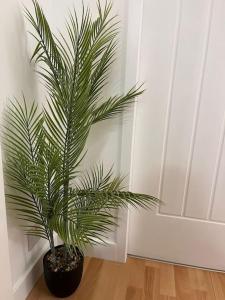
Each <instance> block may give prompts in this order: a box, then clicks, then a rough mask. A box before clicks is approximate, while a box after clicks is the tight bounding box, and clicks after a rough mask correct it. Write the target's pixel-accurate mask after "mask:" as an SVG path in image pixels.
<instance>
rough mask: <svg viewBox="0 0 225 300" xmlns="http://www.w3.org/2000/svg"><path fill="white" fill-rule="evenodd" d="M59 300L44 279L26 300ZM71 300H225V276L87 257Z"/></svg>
mask: <svg viewBox="0 0 225 300" xmlns="http://www.w3.org/2000/svg"><path fill="white" fill-rule="evenodd" d="M53 299H57V298H55V297H53V296H52V295H50V294H49V292H48V290H47V288H46V286H45V284H44V280H43V278H41V279H40V280H39V281H38V283H37V284H36V286H35V287H34V289H33V290H32V292H31V293H30V295H29V296H28V298H27V300H53ZM66 299H68V300H225V274H222V273H217V272H209V271H205V270H200V269H195V268H188V267H183V266H177V265H173V264H166V263H161V262H156V261H153V260H144V259H137V258H132V257H129V258H128V260H127V263H126V264H122V263H116V262H110V261H105V260H100V259H97V258H86V259H85V266H84V275H83V279H82V282H81V284H80V287H79V288H78V290H77V291H76V293H75V294H74V295H72V296H70V297H69V298H66Z"/></svg>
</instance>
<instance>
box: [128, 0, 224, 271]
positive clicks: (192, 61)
mask: <svg viewBox="0 0 225 300" xmlns="http://www.w3.org/2000/svg"><path fill="white" fill-rule="evenodd" d="M224 20H225V2H224V1H223V0H214V1H213V0H197V1H196V0H173V1H163V0H143V16H142V30H140V34H141V38H140V43H139V48H140V59H139V70H138V74H139V80H140V81H141V82H142V81H145V82H146V88H147V91H146V93H145V94H144V95H143V97H142V99H140V101H139V102H138V103H137V104H136V110H135V112H136V113H135V118H134V131H133V135H134V143H133V150H132V151H133V156H132V173H131V187H132V190H133V191H135V192H143V193H148V194H153V195H155V196H158V197H159V198H160V199H161V200H163V202H164V204H163V205H161V207H160V208H159V209H158V210H157V211H156V214H152V213H150V212H145V211H142V210H141V211H138V212H135V211H133V210H132V211H131V213H130V225H129V247H128V248H129V253H131V254H135V255H141V256H146V257H153V258H160V259H165V260H169V261H175V262H179V263H185V264H192V265H197V266H203V267H210V268H218V269H224V270H225V250H224V249H225V238H224V237H225V226H224V221H225V204H224V203H225V171H224V169H225V145H224V134H225V84H224V83H225V25H224Z"/></svg>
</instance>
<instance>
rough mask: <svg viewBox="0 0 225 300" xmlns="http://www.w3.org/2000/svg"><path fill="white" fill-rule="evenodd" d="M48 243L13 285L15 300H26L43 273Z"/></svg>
mask: <svg viewBox="0 0 225 300" xmlns="http://www.w3.org/2000/svg"><path fill="white" fill-rule="evenodd" d="M48 248H49V245H48V242H46V243H45V244H44V246H42V248H40V251H39V253H40V254H39V255H38V256H37V258H36V259H35V260H34V262H33V263H32V264H31V265H30V266H29V268H28V269H27V270H26V272H24V273H23V274H22V275H21V276H20V277H19V278H18V280H17V281H16V283H15V284H14V285H13V298H14V300H25V299H26V297H27V296H28V294H29V293H30V291H31V290H32V288H33V287H34V285H35V283H36V282H37V280H38V279H39V277H40V276H41V274H42V272H43V268H42V257H43V255H44V253H45V252H46V251H47V250H48Z"/></svg>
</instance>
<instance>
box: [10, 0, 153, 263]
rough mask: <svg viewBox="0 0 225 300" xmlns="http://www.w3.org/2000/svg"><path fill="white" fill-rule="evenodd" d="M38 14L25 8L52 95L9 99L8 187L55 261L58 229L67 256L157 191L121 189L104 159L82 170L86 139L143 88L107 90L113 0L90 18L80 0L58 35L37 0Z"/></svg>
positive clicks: (148, 202)
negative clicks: (44, 98) (79, 8)
mask: <svg viewBox="0 0 225 300" xmlns="http://www.w3.org/2000/svg"><path fill="white" fill-rule="evenodd" d="M33 4H34V10H35V14H34V15H32V14H31V13H30V12H29V11H28V10H26V16H27V18H28V20H29V21H30V23H31V24H32V27H33V29H34V33H32V35H33V37H34V38H35V40H36V48H35V50H34V53H33V55H32V58H31V60H32V61H34V62H35V63H36V64H37V65H38V68H37V72H38V74H39V75H40V77H41V78H42V79H43V80H44V84H45V87H46V90H47V101H46V104H45V105H44V107H42V108H40V107H39V106H38V104H37V103H36V102H35V101H34V102H32V103H31V104H28V103H27V101H26V99H25V97H23V99H22V101H20V100H14V101H11V103H10V105H9V106H8V109H7V114H6V117H7V122H8V124H7V130H6V134H5V138H4V144H5V146H6V174H7V176H8V178H9V182H10V188H11V189H12V192H11V193H10V194H7V196H8V197H9V198H10V199H11V201H10V202H12V203H13V205H14V206H13V207H14V209H16V211H17V215H18V217H19V218H20V219H22V220H24V221H27V222H26V223H25V227H26V228H25V230H26V233H27V234H30V235H35V236H39V237H42V238H45V239H47V240H48V241H49V244H50V248H51V252H52V256H53V260H52V262H53V264H54V258H55V244H54V235H53V233H54V232H56V233H57V234H58V236H59V237H60V238H61V240H62V241H63V242H64V249H65V253H66V255H67V256H70V254H71V253H72V252H71V251H72V250H73V249H74V248H75V247H78V248H79V249H81V250H82V249H84V248H85V247H86V246H87V245H90V244H91V245H94V244H96V243H99V242H102V241H104V237H105V234H106V233H107V231H109V230H111V228H112V225H114V224H115V223H116V217H115V213H114V211H115V210H116V209H118V208H120V207H124V206H127V205H128V204H131V205H133V206H141V207H145V208H151V207H154V206H155V205H157V203H158V200H157V199H156V198H155V197H152V196H148V195H143V194H135V193H131V192H128V191H124V190H123V178H122V177H118V176H113V171H112V169H110V170H109V171H107V172H104V167H103V165H102V164H101V165H99V166H95V167H93V168H92V169H91V170H90V171H87V172H81V168H80V164H81V162H82V160H83V159H84V157H85V154H86V149H85V145H86V141H87V137H88V134H89V132H90V129H91V127H92V126H94V125H95V124H96V123H98V122H101V121H104V120H107V119H110V118H113V117H115V116H117V115H118V114H120V113H121V112H123V111H124V109H126V108H127V107H128V106H129V105H130V104H131V103H132V102H133V101H134V99H135V98H136V97H137V96H139V95H140V94H142V92H143V91H142V90H141V88H136V87H133V88H131V89H130V90H129V91H128V92H127V93H126V94H124V95H120V96H118V95H116V96H112V97H110V98H108V99H104V97H103V89H104V87H105V86H106V84H107V79H108V75H109V70H110V66H111V64H112V62H113V61H114V58H115V52H116V46H117V34H118V24H117V21H116V19H115V17H111V16H110V12H111V8H112V5H111V3H106V4H105V5H104V7H103V8H102V7H101V5H100V2H98V3H97V6H98V16H97V18H96V19H95V20H93V19H92V16H91V12H90V10H89V9H88V8H85V7H83V11H82V16H81V20H80V21H79V18H78V17H77V14H76V11H75V10H73V12H71V13H70V14H69V18H68V20H67V22H66V34H61V33H59V35H58V36H55V35H54V34H53V33H52V31H51V29H50V26H49V24H48V22H47V19H46V17H45V15H44V13H43V10H42V9H41V7H40V6H39V4H38V2H37V1H36V0H34V1H33Z"/></svg>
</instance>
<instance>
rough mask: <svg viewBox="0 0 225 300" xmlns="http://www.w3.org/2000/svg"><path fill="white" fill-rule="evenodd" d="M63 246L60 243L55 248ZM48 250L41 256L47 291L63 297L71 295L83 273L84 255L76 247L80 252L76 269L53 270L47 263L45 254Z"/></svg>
mask: <svg viewBox="0 0 225 300" xmlns="http://www.w3.org/2000/svg"><path fill="white" fill-rule="evenodd" d="M59 247H63V246H62V245H60V246H57V247H56V248H59ZM50 251H51V250H49V251H48V252H47V253H46V254H45V256H44V258H43V267H44V278H45V282H46V285H47V287H48V289H49V291H50V292H51V293H52V294H53V295H54V296H56V297H59V298H64V297H68V296H70V295H72V294H73V293H74V292H75V290H76V289H77V288H78V286H79V284H80V281H81V278H82V274H83V264H84V257H83V255H82V254H81V253H80V251H79V250H78V249H77V251H78V253H79V254H80V257H81V259H80V261H79V264H78V266H77V267H76V269H73V270H71V271H59V272H53V271H52V270H51V269H50V268H49V265H48V261H47V256H48V254H49V253H50Z"/></svg>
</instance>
